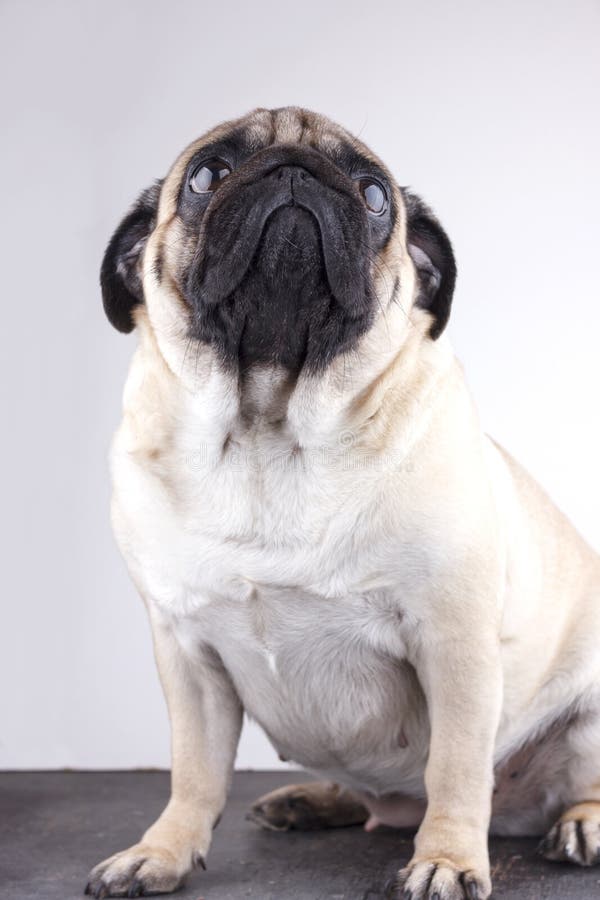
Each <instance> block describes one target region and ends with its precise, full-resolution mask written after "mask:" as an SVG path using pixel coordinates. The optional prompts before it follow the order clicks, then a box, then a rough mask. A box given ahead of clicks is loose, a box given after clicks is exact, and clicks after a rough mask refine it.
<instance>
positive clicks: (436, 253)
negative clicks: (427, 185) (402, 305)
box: [402, 188, 456, 341]
mask: <svg viewBox="0 0 600 900" xmlns="http://www.w3.org/2000/svg"><path fill="white" fill-rule="evenodd" d="M402 196H403V198H404V204H405V206H406V211H407V225H406V232H407V234H406V240H407V244H408V252H409V254H410V257H411V259H412V261H413V263H414V265H415V268H416V270H417V276H418V279H419V293H418V295H417V299H416V301H415V303H416V305H417V306H418V307H420V308H421V309H426V310H428V311H429V312H430V313H431V315H432V316H433V322H432V324H431V328H430V329H429V336H430V337H431V338H432V340H434V341H435V340H436V338H438V337H439V336H440V334H441V333H442V331H443V330H444V328H445V327H446V324H447V322H448V319H449V318H450V307H451V306H452V295H453V294H454V284H455V282H456V262H455V260H454V252H453V250H452V244H451V243H450V238H449V237H448V235H447V234H446V232H445V231H444V229H443V228H442V226H441V225H440V223H439V222H438V220H437V219H436V217H435V216H434V214H433V213H432V211H431V210H430V209H429V207H428V206H427V204H426V203H424V202H423V201H422V200H421V198H420V197H417V196H416V194H412V193H411V192H410V191H409V190H407V189H406V188H403V189H402Z"/></svg>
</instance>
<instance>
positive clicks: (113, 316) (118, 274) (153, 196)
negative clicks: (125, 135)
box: [100, 181, 162, 334]
mask: <svg viewBox="0 0 600 900" xmlns="http://www.w3.org/2000/svg"><path fill="white" fill-rule="evenodd" d="M161 186H162V181H156V182H155V183H154V184H153V185H152V187H149V188H147V189H146V190H145V191H143V192H142V193H141V194H140V196H139V197H138V199H137V201H136V202H135V204H134V205H133V206H132V208H131V210H130V211H129V212H128V213H127V215H126V216H125V218H124V219H123V221H122V222H121V224H120V225H119V227H118V228H117V230H116V231H115V233H114V234H113V236H112V238H111V239H110V243H109V245H108V247H107V248H106V252H105V253H104V259H103V260H102V267H101V269H100V286H101V288H102V303H103V304H104V312H105V313H106V315H107V316H108V319H109V321H110V323H111V325H114V327H115V328H116V329H117V330H118V331H122V332H124V333H125V334H127V333H128V332H129V331H131V330H132V329H133V326H134V321H133V317H132V310H133V307H134V306H135V305H136V304H137V303H143V302H144V290H143V287H142V278H141V272H140V261H141V258H142V253H143V252H144V247H145V246H146V242H147V240H148V238H149V236H150V235H151V233H152V231H153V229H154V225H155V222H156V213H157V210H158V199H159V197H160V189H161Z"/></svg>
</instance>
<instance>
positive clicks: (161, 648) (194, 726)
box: [85, 615, 242, 898]
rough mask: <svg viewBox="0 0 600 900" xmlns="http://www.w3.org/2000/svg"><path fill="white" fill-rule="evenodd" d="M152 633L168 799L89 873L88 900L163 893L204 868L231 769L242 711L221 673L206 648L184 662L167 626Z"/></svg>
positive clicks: (156, 626) (158, 626) (155, 627)
mask: <svg viewBox="0 0 600 900" xmlns="http://www.w3.org/2000/svg"><path fill="white" fill-rule="evenodd" d="M153 618H155V617H153V616H152V615H151V620H152V619H153ZM152 634H153V638H154V649H155V656H156V661H157V665H158V670H159V673H160V678H161V683H162V686H163V690H164V694H165V698H166V701H167V707H168V710H169V719H170V723H171V755H172V771H171V797H170V799H169V802H168V804H167V806H166V807H165V809H164V811H163V812H162V814H161V815H160V816H159V818H158V819H157V820H156V822H155V823H154V824H153V825H152V826H151V827H150V828H149V829H148V831H146V833H145V834H144V835H143V837H142V839H141V841H140V842H139V843H137V844H134V845H133V846H132V847H129V848H128V849H127V850H123V851H121V852H120V853H116V854H115V855H114V856H111V857H110V858H109V859H106V860H104V862H101V863H100V864H99V865H97V866H96V867H95V868H94V869H92V871H91V873H90V876H89V881H88V884H87V887H86V889H85V893H86V894H91V895H93V896H94V897H96V898H103V897H139V896H141V895H145V894H160V893H168V892H170V891H174V890H176V888H177V887H179V885H180V884H181V883H182V881H183V880H184V878H185V876H186V875H187V874H188V872H189V871H190V870H191V869H192V868H193V867H194V866H202V867H203V868H204V858H205V856H206V853H207V851H208V848H209V846H210V842H211V837H212V830H213V828H214V826H215V823H216V822H217V820H218V818H219V816H220V814H221V811H222V809H223V806H224V805H225V799H226V794H227V789H228V786H229V780H230V777H231V771H232V769H233V762H234V757H235V752H236V748H237V744H238V739H239V735H240V729H241V724H242V707H241V704H240V701H239V699H238V697H237V694H236V692H235V690H234V688H233V685H232V683H231V681H230V679H229V677H228V675H227V673H226V672H225V670H224V669H223V667H222V665H221V663H220V662H219V661H218V660H217V659H216V658H214V657H213V656H212V655H211V653H210V651H209V650H208V649H206V650H203V651H199V656H198V658H197V659H194V661H193V663H191V662H190V660H189V659H188V658H187V657H186V656H185V653H184V650H183V648H182V647H181V645H180V644H179V642H178V641H177V639H176V637H175V635H174V634H173V632H172V630H171V629H170V628H169V627H168V626H165V625H164V624H160V623H159V622H157V621H152Z"/></svg>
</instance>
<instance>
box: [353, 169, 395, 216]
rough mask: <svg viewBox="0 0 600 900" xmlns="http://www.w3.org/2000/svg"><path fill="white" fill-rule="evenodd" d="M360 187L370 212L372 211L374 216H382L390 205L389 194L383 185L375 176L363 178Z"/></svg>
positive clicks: (359, 183)
mask: <svg viewBox="0 0 600 900" xmlns="http://www.w3.org/2000/svg"><path fill="white" fill-rule="evenodd" d="M358 187H359V190H360V192H361V194H362V198H363V200H364V201H365V206H366V207H367V209H368V210H369V212H372V213H373V215H374V216H381V215H382V214H383V213H384V212H385V211H386V209H387V205H388V199H387V194H386V192H385V190H384V188H383V186H382V185H381V184H380V183H379V182H378V181H375V179H374V178H361V179H360V181H359V182H358Z"/></svg>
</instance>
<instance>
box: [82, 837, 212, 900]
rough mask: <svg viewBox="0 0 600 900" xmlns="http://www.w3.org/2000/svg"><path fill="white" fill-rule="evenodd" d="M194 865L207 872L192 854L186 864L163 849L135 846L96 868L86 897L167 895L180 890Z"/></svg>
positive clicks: (89, 881) (86, 889) (201, 858)
mask: <svg viewBox="0 0 600 900" xmlns="http://www.w3.org/2000/svg"><path fill="white" fill-rule="evenodd" d="M195 865H196V866H198V865H199V866H201V867H202V868H206V867H205V865H204V859H203V857H202V856H201V855H200V854H191V855H190V858H189V860H185V861H182V860H181V859H179V860H178V859H177V857H176V856H175V854H174V853H172V852H171V851H170V850H168V849H166V848H165V847H155V846H151V845H149V844H135V845H134V846H133V847H130V848H129V849H128V850H122V851H121V852H120V853H115V855H114V856H110V857H109V858H108V859H105V860H104V862H101V863H99V864H98V865H97V866H95V868H93V869H92V871H91V872H90V875H89V879H88V883H87V885H86V888H85V893H86V894H89V895H91V896H92V897H95V898H96V900H103V898H104V897H142V896H145V895H147V894H168V893H171V892H172V891H175V890H177V888H178V887H180V885H181V884H182V883H183V880H184V879H185V876H186V875H187V874H188V872H189V871H190V870H191V869H192V868H193V867H194V866H195Z"/></svg>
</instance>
